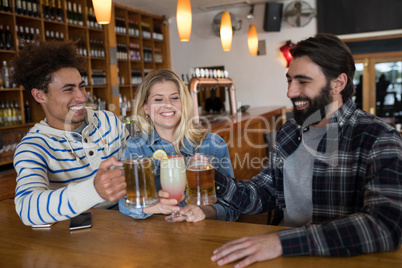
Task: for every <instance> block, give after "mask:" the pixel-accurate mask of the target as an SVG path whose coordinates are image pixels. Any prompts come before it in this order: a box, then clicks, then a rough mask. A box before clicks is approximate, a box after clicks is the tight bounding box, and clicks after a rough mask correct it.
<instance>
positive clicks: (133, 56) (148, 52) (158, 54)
mask: <svg viewBox="0 0 402 268" xmlns="http://www.w3.org/2000/svg"><path fill="white" fill-rule="evenodd" d="M116 46H117V59H118V60H127V59H129V60H134V61H140V60H141V51H140V44H137V43H130V44H129V52H128V51H127V47H126V44H124V43H117V44H116ZM154 53H155V62H156V63H162V62H163V56H162V49H161V48H158V47H156V48H155V49H154ZM143 54H144V61H146V62H151V61H152V59H153V55H152V48H151V47H144V48H143Z"/></svg>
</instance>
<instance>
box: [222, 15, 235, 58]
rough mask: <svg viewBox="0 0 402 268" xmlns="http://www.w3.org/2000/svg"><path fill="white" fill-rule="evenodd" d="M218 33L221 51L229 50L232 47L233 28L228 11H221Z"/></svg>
mask: <svg viewBox="0 0 402 268" xmlns="http://www.w3.org/2000/svg"><path fill="white" fill-rule="evenodd" d="M220 34H221V43H222V48H223V51H230V49H231V48H232V36H233V29H232V20H231V19H230V13H229V11H225V12H223V13H222V17H221V31H220Z"/></svg>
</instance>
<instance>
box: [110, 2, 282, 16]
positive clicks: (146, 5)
mask: <svg viewBox="0 0 402 268" xmlns="http://www.w3.org/2000/svg"><path fill="white" fill-rule="evenodd" d="M113 1H114V2H115V3H119V4H122V5H125V6H129V7H133V8H136V9H139V10H142V11H147V12H149V13H152V14H155V15H160V16H162V15H165V16H166V17H167V18H170V17H175V16H176V6H177V0H113ZM270 1H271V2H272V1H275V2H280V1H283V0H265V1H264V0H191V10H192V12H193V13H194V14H195V13H200V12H205V11H204V10H203V9H202V7H205V6H212V5H224V4H226V5H230V4H237V3H242V2H246V3H248V4H262V3H266V2H270ZM244 6H245V5H244ZM221 10H223V9H222V8H221Z"/></svg>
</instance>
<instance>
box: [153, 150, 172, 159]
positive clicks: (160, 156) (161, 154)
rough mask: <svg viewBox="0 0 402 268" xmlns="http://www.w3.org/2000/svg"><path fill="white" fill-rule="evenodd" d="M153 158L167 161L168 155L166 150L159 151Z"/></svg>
mask: <svg viewBox="0 0 402 268" xmlns="http://www.w3.org/2000/svg"><path fill="white" fill-rule="evenodd" d="M152 157H153V158H154V159H156V160H161V159H167V158H168V155H167V153H166V152H165V151H164V150H162V149H158V150H156V151H155V152H154V153H153V154H152Z"/></svg>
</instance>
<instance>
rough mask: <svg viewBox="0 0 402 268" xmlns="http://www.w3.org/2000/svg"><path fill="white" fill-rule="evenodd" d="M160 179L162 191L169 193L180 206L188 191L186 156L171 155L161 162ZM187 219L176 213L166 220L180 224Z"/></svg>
mask: <svg viewBox="0 0 402 268" xmlns="http://www.w3.org/2000/svg"><path fill="white" fill-rule="evenodd" d="M160 168H161V169H160V170H161V172H160V174H161V175H160V178H161V186H162V189H163V190H164V191H166V192H168V193H169V198H170V199H176V200H177V203H178V204H179V203H180V201H181V199H182V196H183V193H184V190H185V189H186V166H185V163H184V156H182V155H169V156H168V158H162V159H161V160H160ZM186 219H187V216H186V215H183V214H181V213H180V211H174V212H173V213H172V214H171V215H169V216H168V217H166V218H165V220H166V221H168V222H180V221H185V220H186Z"/></svg>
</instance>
